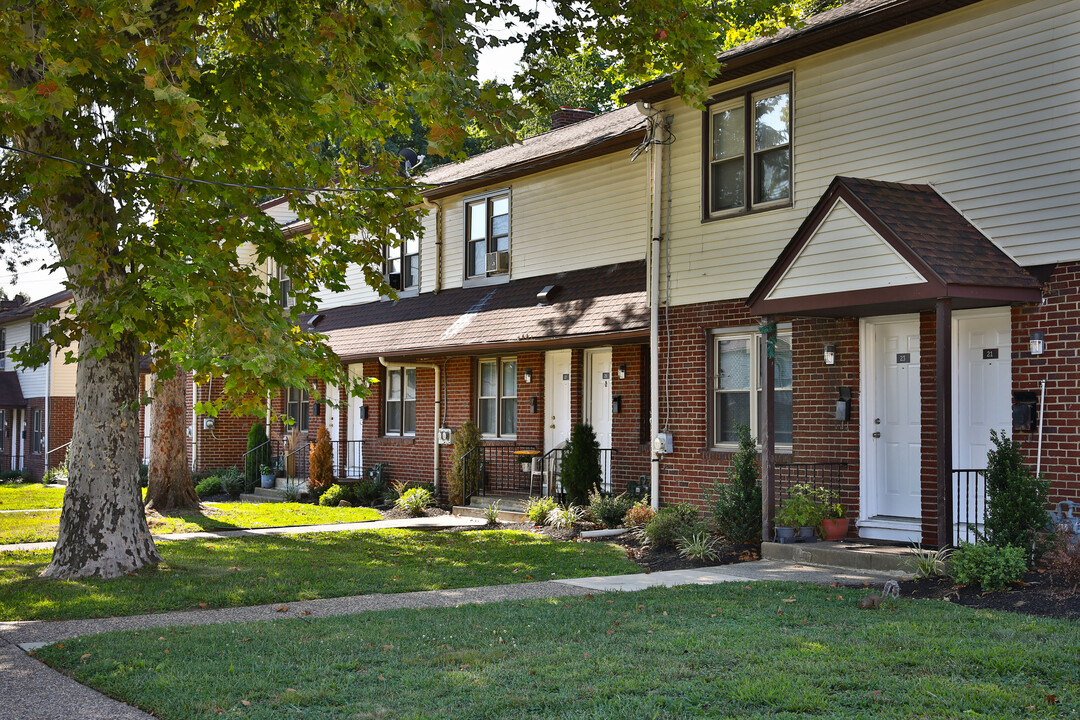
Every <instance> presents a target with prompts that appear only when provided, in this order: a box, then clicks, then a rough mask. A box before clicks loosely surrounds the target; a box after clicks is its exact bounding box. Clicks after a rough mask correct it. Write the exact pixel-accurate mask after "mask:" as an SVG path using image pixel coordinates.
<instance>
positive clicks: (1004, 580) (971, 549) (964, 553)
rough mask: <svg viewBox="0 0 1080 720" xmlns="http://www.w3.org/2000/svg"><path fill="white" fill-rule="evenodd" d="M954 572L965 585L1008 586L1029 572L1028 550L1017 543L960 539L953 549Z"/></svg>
mask: <svg viewBox="0 0 1080 720" xmlns="http://www.w3.org/2000/svg"><path fill="white" fill-rule="evenodd" d="M950 562H951V566H952V568H951V575H952V576H953V578H955V579H956V582H958V583H960V584H961V585H973V584H978V585H979V586H980V587H981V588H982V589H983V590H1004V589H1005V588H1007V587H1008V586H1009V584H1010V583H1014V582H1018V581H1020V580H1022V579H1023V578H1024V573H1025V572H1027V552H1026V551H1025V550H1024V548H1020V547H1016V546H1015V545H1006V546H1004V547H997V546H995V545H991V544H989V543H984V542H981V543H975V544H972V543H960V547H958V548H957V549H956V550H954V551H953V553H952V558H951V561H950Z"/></svg>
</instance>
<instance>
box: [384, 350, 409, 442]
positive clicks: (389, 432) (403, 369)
mask: <svg viewBox="0 0 1080 720" xmlns="http://www.w3.org/2000/svg"><path fill="white" fill-rule="evenodd" d="M395 374H396V375H399V376H400V378H401V380H400V384H399V385H398V387H399V388H400V395H401V397H397V398H394V397H391V393H390V390H391V383H390V376H391V375H395ZM410 378H411V379H412V399H411V400H410V399H409V398H408V394H409V393H408V390H409V380H410ZM385 387H386V392H385V393H384V396H383V433H384V435H385V436H386V437H416V368H415V367H411V366H408V365H393V366H391V367H388V368H386V386H385ZM391 403H399V404H400V405H401V412H400V413H399V414H398V417H399V418H400V419H401V427H399V428H396V429H395V428H391V427H390V410H389V406H390V404H391ZM410 404H411V405H412V407H413V412H412V427H411V428H409V427H407V423H406V422H405V420H406V417H407V414H406V412H405V410H406V409H407V407H408V405H410Z"/></svg>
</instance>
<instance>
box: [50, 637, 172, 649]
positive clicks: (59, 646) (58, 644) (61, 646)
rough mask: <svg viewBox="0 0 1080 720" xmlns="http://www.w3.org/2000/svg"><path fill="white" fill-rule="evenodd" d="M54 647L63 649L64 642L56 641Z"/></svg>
mask: <svg viewBox="0 0 1080 720" xmlns="http://www.w3.org/2000/svg"><path fill="white" fill-rule="evenodd" d="M161 639H162V640H164V639H165V638H161ZM55 647H56V649H57V650H63V649H64V643H56V645H55Z"/></svg>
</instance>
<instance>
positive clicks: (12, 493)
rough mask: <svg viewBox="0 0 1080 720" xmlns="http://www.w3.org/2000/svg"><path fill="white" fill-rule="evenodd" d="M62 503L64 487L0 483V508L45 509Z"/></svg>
mask: <svg viewBox="0 0 1080 720" xmlns="http://www.w3.org/2000/svg"><path fill="white" fill-rule="evenodd" d="M63 504H64V488H62V487H46V486H44V485H42V484H41V483H0V510H45V509H49V508H57V509H59V508H60V506H62V505H63Z"/></svg>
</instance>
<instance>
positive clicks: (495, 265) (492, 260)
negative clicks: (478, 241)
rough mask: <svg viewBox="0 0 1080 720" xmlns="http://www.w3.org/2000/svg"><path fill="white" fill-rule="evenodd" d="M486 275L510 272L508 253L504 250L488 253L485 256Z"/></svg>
mask: <svg viewBox="0 0 1080 720" xmlns="http://www.w3.org/2000/svg"><path fill="white" fill-rule="evenodd" d="M487 271H488V273H489V274H490V273H504V272H509V271H510V253H509V252H507V251H506V250H501V251H499V252H489V253H488V254H487Z"/></svg>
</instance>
